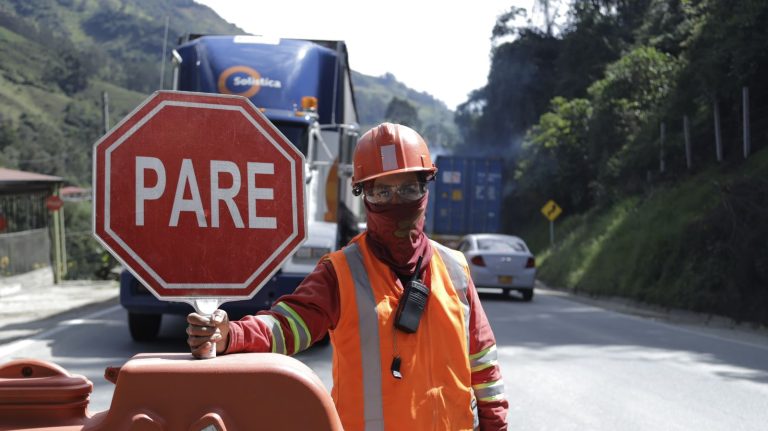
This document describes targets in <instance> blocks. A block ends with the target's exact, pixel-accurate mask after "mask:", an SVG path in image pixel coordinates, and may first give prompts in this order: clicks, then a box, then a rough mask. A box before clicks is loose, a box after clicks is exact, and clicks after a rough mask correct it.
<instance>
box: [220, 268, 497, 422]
mask: <svg viewBox="0 0 768 431" xmlns="http://www.w3.org/2000/svg"><path fill="white" fill-rule="evenodd" d="M427 279H428V278H427ZM467 300H468V303H469V307H470V321H469V335H470V339H469V352H470V357H472V355H473V354H475V355H479V354H480V353H479V352H484V351H488V350H490V349H495V346H496V340H495V338H494V336H493V331H492V330H491V326H490V324H489V323H488V318H487V317H486V315H485V311H483V307H482V305H481V304H480V299H479V298H478V296H477V290H476V288H475V285H474V283H473V282H472V280H471V278H470V280H469V286H468V288H467ZM279 302H285V303H286V304H287V305H289V306H290V307H291V308H292V309H293V310H295V311H296V313H298V314H299V315H301V318H302V320H303V321H304V323H305V324H306V326H307V328H308V330H309V333H310V337H311V339H312V342H313V343H314V342H316V341H318V340H320V339H322V338H323V337H325V335H326V333H327V332H328V330H329V329H335V328H336V325H337V323H338V322H339V314H340V310H341V306H340V302H339V289H338V278H337V276H336V271H335V270H334V268H333V265H332V264H331V262H330V261H329V260H323V261H321V262H320V263H318V264H317V266H316V267H315V269H314V271H313V272H312V273H310V274H309V275H308V276H307V277H306V278H305V279H304V281H302V283H301V284H300V285H299V286H298V287H297V288H296V290H295V291H294V292H293V293H292V294H290V295H285V296H283V297H281V298H280V299H278V301H277V302H276V304H277V303H279ZM258 314H260V315H261V314H269V315H271V316H272V317H273V318H275V319H277V320H278V321H279V322H280V325H281V326H282V327H283V331H282V332H283V334H284V337H285V345H286V346H288V354H294V353H297V352H296V351H294V348H293V346H294V340H293V334H292V331H291V330H290V326H289V323H288V321H287V320H286V318H285V317H284V316H283V315H281V314H280V313H276V312H272V311H262V312H260V313H258ZM271 340H272V333H271V331H270V329H269V327H268V326H267V324H265V323H264V322H262V321H261V320H259V319H257V318H256V316H246V317H244V318H243V319H241V320H239V321H236V322H230V324H229V344H228V346H227V353H234V352H245V351H248V352H268V351H270V350H271V348H272V346H271V342H272V341H271ZM494 354H495V352H494ZM477 368H482V369H478V370H476V371H474V370H473V371H472V386H473V387H478V385H480V386H482V385H488V384H490V383H492V382H501V381H502V377H501V372H500V370H499V365H498V363H497V362H496V361H495V359H494V360H493V361H491V362H489V363H488V364H483V365H482V366H480V367H477ZM477 407H478V416H479V422H480V429H481V430H484V431H485V430H506V429H507V422H506V416H507V409H508V402H507V400H506V398H504V397H503V396H502V397H501V398H500V399H494V400H491V401H484V400H482V399H478V406H477Z"/></svg>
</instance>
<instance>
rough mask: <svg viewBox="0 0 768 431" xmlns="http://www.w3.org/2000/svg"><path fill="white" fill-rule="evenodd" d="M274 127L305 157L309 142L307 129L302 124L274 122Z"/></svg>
mask: <svg viewBox="0 0 768 431" xmlns="http://www.w3.org/2000/svg"><path fill="white" fill-rule="evenodd" d="M274 124H275V126H277V128H278V129H279V130H280V132H282V133H283V135H285V137H286V138H288V140H289V141H291V143H292V144H293V145H294V146H295V147H296V148H298V149H299V151H301V153H302V154H304V156H305V157H306V155H307V146H308V141H309V129H308V128H307V127H306V126H305V125H303V124H297V123H288V122H281V121H275V122H274Z"/></svg>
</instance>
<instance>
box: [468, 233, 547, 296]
mask: <svg viewBox="0 0 768 431" xmlns="http://www.w3.org/2000/svg"><path fill="white" fill-rule="evenodd" d="M457 248H458V250H459V251H461V252H462V253H464V256H466V257H467V263H469V270H470V273H471V275H472V280H473V281H474V282H475V286H477V287H494V288H501V289H502V290H503V291H504V293H508V292H510V291H512V290H516V291H518V292H520V294H522V296H523V300H524V301H530V300H531V299H533V284H534V282H535V280H536V258H535V257H534V255H533V253H531V251H530V250H528V246H527V245H526V244H525V241H523V240H522V239H520V238H518V237H516V236H511V235H501V234H490V233H486V234H471V235H466V236H464V237H463V238H462V239H461V240H460V241H459V245H458V247H457Z"/></svg>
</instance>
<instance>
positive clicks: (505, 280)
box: [499, 275, 512, 284]
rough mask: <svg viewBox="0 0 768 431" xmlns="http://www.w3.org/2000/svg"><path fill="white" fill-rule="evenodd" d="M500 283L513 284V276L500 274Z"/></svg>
mask: <svg viewBox="0 0 768 431" xmlns="http://www.w3.org/2000/svg"><path fill="white" fill-rule="evenodd" d="M499 284H512V276H511V275H500V276H499Z"/></svg>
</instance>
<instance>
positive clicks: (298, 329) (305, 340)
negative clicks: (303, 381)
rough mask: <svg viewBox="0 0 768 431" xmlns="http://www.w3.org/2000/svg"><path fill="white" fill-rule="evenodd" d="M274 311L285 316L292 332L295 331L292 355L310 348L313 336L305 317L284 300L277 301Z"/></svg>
mask: <svg viewBox="0 0 768 431" xmlns="http://www.w3.org/2000/svg"><path fill="white" fill-rule="evenodd" d="M272 311H274V312H275V313H278V314H280V315H281V316H283V317H285V320H287V321H288V326H289V327H290V328H291V333H293V351H292V352H291V355H295V354H296V353H299V352H301V351H302V350H304V349H307V348H309V345H310V343H311V342H312V338H311V337H310V335H309V328H307V324H306V323H304V319H302V318H301V316H299V313H297V312H296V311H294V310H293V308H291V307H290V306H289V305H288V304H286V303H284V302H279V303H277V304H276V305H275V306H274V307H272Z"/></svg>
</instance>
